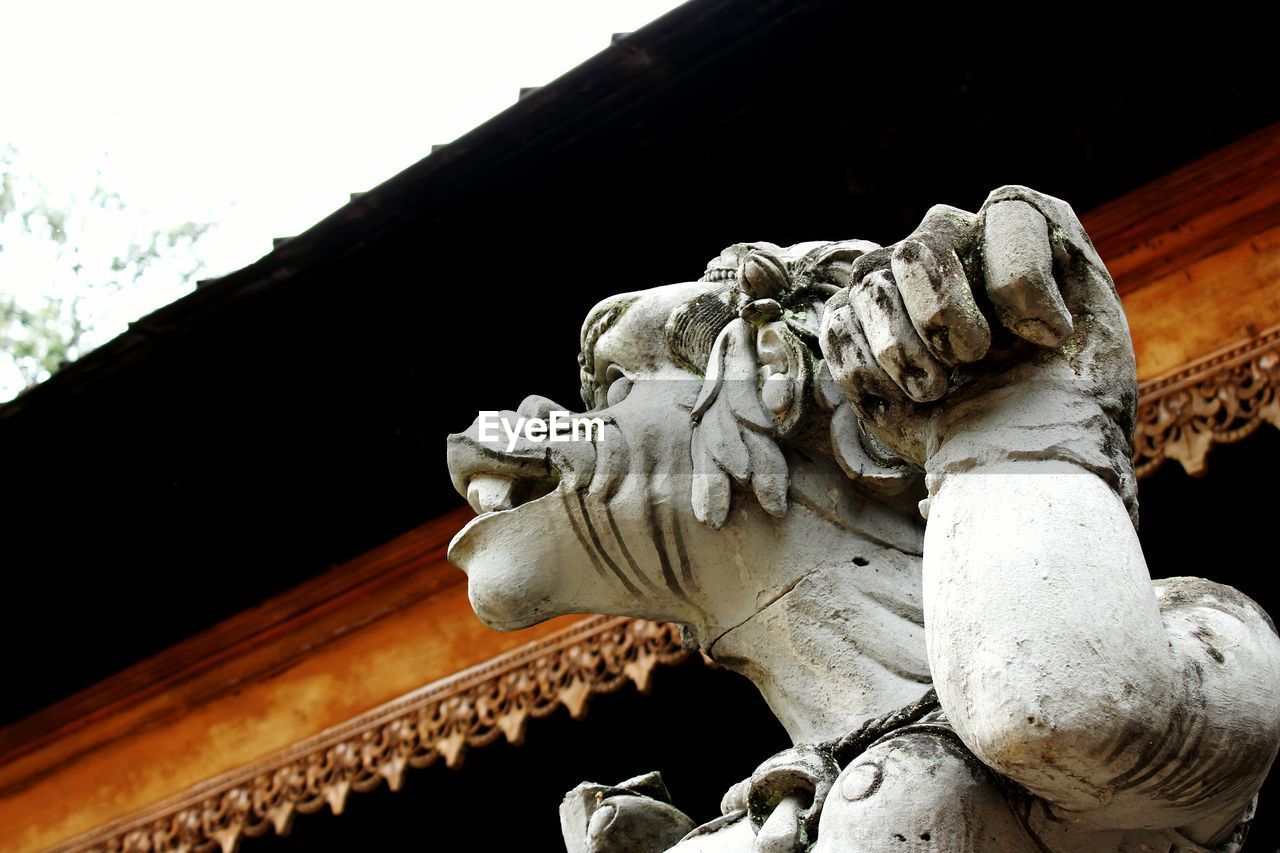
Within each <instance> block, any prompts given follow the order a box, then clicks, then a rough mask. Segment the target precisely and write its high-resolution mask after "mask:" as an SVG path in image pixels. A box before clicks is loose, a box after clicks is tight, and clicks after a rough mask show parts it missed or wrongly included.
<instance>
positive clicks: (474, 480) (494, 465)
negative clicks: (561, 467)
mask: <svg viewBox="0 0 1280 853" xmlns="http://www.w3.org/2000/svg"><path fill="white" fill-rule="evenodd" d="M550 457H551V454H550V453H549V452H548V451H547V449H546V448H545V447H541V448H536V449H534V448H530V449H529V450H527V451H523V452H522V451H517V452H515V453H503V452H501V451H498V450H495V449H493V448H492V447H489V446H487V445H485V444H481V443H479V442H477V441H475V440H474V439H472V438H471V437H470V436H468V435H465V434H459V435H453V436H450V437H449V474H450V476H451V477H452V478H453V484H454V487H455V488H456V489H457V490H458V492H459V493H461V494H463V495H465V496H466V498H467V503H469V504H470V505H471V508H472V509H473V510H475V512H476V514H477V515H486V514H488V513H494V512H502V511H504V510H512V509H516V508H518V507H520V506H523V505H524V504H527V503H532V502H533V501H535V500H537V499H538V498H541V497H545V496H546V495H548V494H550V493H551V492H553V491H555V488H556V486H557V485H559V483H560V472H559V471H558V470H557V469H556V467H555V465H553V464H552V463H551V459H550Z"/></svg>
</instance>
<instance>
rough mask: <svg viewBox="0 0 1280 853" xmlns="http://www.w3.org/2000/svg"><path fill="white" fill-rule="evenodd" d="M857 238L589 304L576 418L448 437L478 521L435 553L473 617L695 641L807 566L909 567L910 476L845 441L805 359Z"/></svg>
mask: <svg viewBox="0 0 1280 853" xmlns="http://www.w3.org/2000/svg"><path fill="white" fill-rule="evenodd" d="M873 248H875V247H874V246H872V245H871V244H867V243H863V242H861V241H847V242H838V243H806V244H801V245H797V246H791V247H787V248H783V247H779V246H775V245H772V244H767V243H751V244H737V245H734V246H731V247H729V248H728V249H726V250H725V251H724V252H722V253H721V254H720V255H719V256H718V257H717V258H715V259H713V260H712V261H711V263H710V264H709V265H708V268H707V270H706V272H705V274H704V275H703V276H702V277H701V279H699V280H698V281H695V282H686V283H680V284H672V285H667V286H663V287H655V288H652V289H650V290H643V291H638V292H634V293H626V294H621V295H618V296H614V297H612V298H609V299H606V300H605V301H603V302H601V303H600V304H599V305H597V306H596V307H595V308H594V309H593V310H592V311H591V313H590V314H589V316H588V317H587V320H586V322H585V323H584V325H583V327H582V334H581V353H580V355H579V359H578V360H579V366H580V374H581V386H582V387H581V391H582V398H583V402H584V404H585V410H584V411H583V412H581V413H571V412H568V411H566V410H564V409H563V408H562V407H560V406H558V405H556V404H555V403H553V402H551V401H550V400H547V399H545V398H542V397H536V396H534V397H528V398H526V399H525V400H524V402H523V403H521V405H520V406H519V407H518V408H517V409H516V410H515V411H504V412H486V413H482V414H481V417H480V418H478V419H477V420H476V422H475V423H473V424H472V426H471V428H470V429H468V430H467V431H465V432H462V433H458V434H456V435H452V436H450V438H449V469H450V474H451V476H452V479H453V482H454V485H455V487H456V488H457V489H458V491H459V492H460V493H462V494H463V495H465V496H467V499H468V501H469V502H470V503H471V505H472V507H473V508H474V509H475V510H476V512H477V513H479V516H478V517H477V518H476V519H474V520H473V521H471V522H470V523H469V524H468V525H467V526H466V527H465V528H464V529H463V530H462V531H461V532H460V533H459V534H458V535H457V536H456V537H455V538H454V540H453V542H452V543H451V545H450V550H449V559H450V560H451V561H452V562H454V564H455V565H457V566H459V567H460V568H462V569H463V570H464V571H466V572H467V574H468V578H469V592H470V597H471V603H472V606H473V607H474V608H475V611H476V613H477V614H478V615H479V616H480V618H481V619H483V620H484V621H485V622H486V623H487V624H489V625H490V626H491V627H494V628H498V629H507V630H510V629H515V628H520V627H525V626H528V625H531V624H534V623H537V622H540V621H542V620H545V619H548V618H551V617H553V616H557V615H561V614H565V613H581V612H587V613H609V614H618V615H630V616H638V617H642V618H649V619H660V620H668V621H675V622H680V623H682V624H686V625H688V626H690V627H691V628H692V629H693V631H694V634H695V636H696V637H697V638H698V639H700V640H701V641H702V642H704V643H709V642H710V641H712V640H714V638H715V637H716V636H719V633H720V632H722V631H724V630H727V629H728V628H730V627H732V626H733V625H735V624H739V623H740V622H742V621H743V620H745V619H748V618H750V617H751V616H752V615H753V613H755V612H757V611H758V610H759V609H761V608H763V607H765V606H767V605H768V604H769V603H770V602H771V601H773V600H776V599H777V597H778V596H780V595H782V594H783V593H784V592H785V591H786V590H788V589H790V587H791V586H794V584H795V582H796V580H797V578H799V577H801V576H802V575H803V574H806V573H809V572H812V571H814V570H815V569H818V568H822V567H824V566H832V567H840V568H841V570H842V571H844V570H847V571H848V572H850V573H856V572H858V571H859V570H860V569H862V568H863V567H866V566H867V565H868V564H869V563H871V562H874V561H875V560H876V559H877V555H890V554H891V555H894V556H895V557H896V558H897V560H898V562H899V563H900V562H901V557H902V555H903V554H916V555H918V554H919V553H920V543H921V537H922V525H921V522H920V520H919V518H918V515H917V513H916V511H915V503H916V500H917V499H918V497H919V496H920V476H919V474H918V473H917V472H916V471H915V470H913V469H911V468H909V467H908V466H906V465H904V464H903V463H901V462H900V461H899V460H897V459H896V458H894V457H893V456H892V454H890V453H889V452H888V451H886V450H885V449H884V447H883V446H882V445H880V444H879V443H878V442H877V441H876V439H875V438H874V437H872V436H871V435H870V434H868V433H867V432H865V431H864V430H862V429H861V428H860V425H859V423H858V419H857V417H856V416H855V415H854V413H853V411H852V409H851V408H850V407H849V405H848V403H847V401H846V400H845V398H844V397H843V395H841V394H840V393H839V391H838V390H837V389H836V388H835V387H834V384H833V382H832V380H831V377H830V374H829V372H828V371H827V370H826V366H825V364H824V362H823V361H822V358H821V353H820V351H819V348H818V335H819V327H820V323H821V320H822V315H823V310H824V306H825V304H826V301H827V300H828V298H829V297H830V296H831V295H833V294H834V293H835V292H836V291H837V289H838V288H839V287H840V286H842V285H843V284H845V283H847V280H848V276H849V274H850V271H851V267H852V265H853V262H854V260H856V259H857V258H858V257H859V256H860V255H862V254H863V253H864V252H866V251H869V250H870V249H873Z"/></svg>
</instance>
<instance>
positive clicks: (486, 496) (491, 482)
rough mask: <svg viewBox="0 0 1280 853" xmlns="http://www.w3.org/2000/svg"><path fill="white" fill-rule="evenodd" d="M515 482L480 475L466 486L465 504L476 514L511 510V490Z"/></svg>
mask: <svg viewBox="0 0 1280 853" xmlns="http://www.w3.org/2000/svg"><path fill="white" fill-rule="evenodd" d="M514 486H515V481H514V480H512V479H511V478H510V477H499V476H497V475H495V474H481V475H479V476H476V477H472V478H471V482H469V483H468V484H467V503H469V504H471V508H472V509H473V510H475V511H476V512H478V513H485V512H496V511H497V510H500V509H511V508H512V506H513V504H512V502H511V490H512V488H513V487H514Z"/></svg>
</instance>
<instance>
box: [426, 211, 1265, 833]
mask: <svg viewBox="0 0 1280 853" xmlns="http://www.w3.org/2000/svg"><path fill="white" fill-rule="evenodd" d="M579 362H580V368H581V375H582V394H583V399H584V400H585V401H586V402H587V405H588V407H589V411H588V412H586V413H584V416H586V417H592V418H598V419H599V429H598V430H597V431H596V432H595V433H593V434H592V435H591V436H590V437H588V438H583V439H580V440H575V441H569V440H565V441H552V440H550V438H549V437H548V436H549V435H551V434H553V433H554V434H556V435H557V436H567V435H569V434H570V433H571V432H572V431H573V427H572V426H571V425H569V424H567V422H564V423H560V424H559V426H557V423H556V421H555V420H554V419H553V420H552V422H551V424H550V425H547V424H542V425H540V426H539V425H537V424H535V425H534V426H533V428H527V427H528V423H527V421H522V422H520V423H519V426H520V429H519V430H516V429H514V428H512V429H510V430H509V431H507V432H502V431H499V432H498V433H496V434H495V433H494V432H493V431H492V430H487V429H486V420H485V418H484V417H482V418H481V419H478V420H477V422H476V423H475V424H473V425H472V427H471V428H470V429H469V430H467V431H466V432H464V433H460V434H458V435H455V436H452V437H451V438H450V441H449V465H450V471H451V474H452V476H453V479H454V483H455V486H456V487H457V488H458V490H459V492H461V493H462V494H464V495H467V497H468V500H469V501H471V503H472V505H473V506H474V507H475V508H476V509H477V511H478V512H481V513H482V515H481V516H480V517H478V518H477V519H476V520H475V521H473V522H472V523H470V524H469V525H468V526H467V527H466V529H464V530H463V531H462V532H461V533H460V534H459V535H458V537H457V538H456V539H455V540H454V542H453V544H452V546H451V549H450V558H451V559H452V560H453V561H454V562H455V563H456V564H457V565H459V566H460V567H461V568H463V569H464V570H465V571H466V572H467V573H468V575H469V589H470V595H471V601H472V604H473V606H474V608H475V610H476V612H477V614H478V615H479V616H480V617H481V618H482V619H484V620H485V621H486V622H487V623H488V624H490V625H492V626H494V627H496V628H500V629H510V628H517V627H521V626H524V625H529V624H532V623H534V622H538V621H540V620H543V619H547V618H550V617H552V616H556V615H559V614H563V613H571V612H584V611H587V612H598V613H609V614H619V615H634V616H641V617H644V618H648V619H659V620H669V621H674V622H678V623H681V624H682V625H684V626H686V627H687V632H688V635H689V636H690V638H691V639H692V641H694V642H696V643H698V644H699V645H700V646H701V648H702V649H703V650H704V651H705V652H706V653H707V654H708V655H710V656H711V657H713V658H715V659H716V660H718V661H719V662H721V663H722V664H723V665H725V666H726V667H728V668H731V669H734V670H736V671H738V672H741V673H742V674H744V675H746V676H747V677H748V678H750V679H751V680H752V681H753V682H755V683H756V685H757V686H758V687H759V688H760V690H761V693H762V694H763V695H764V697H765V699H766V700H767V701H768V703H769V705H770V707H771V708H772V709H773V711H774V712H775V713H776V714H777V716H778V718H779V719H780V720H781V721H782V723H783V724H784V725H785V727H786V728H787V731H788V732H789V733H790V735H791V737H792V739H793V741H794V742H795V747H794V748H793V749H792V750H788V751H786V752H784V753H781V754H779V755H778V756H774V757H773V758H771V759H769V760H767V761H765V762H763V763H762V764H761V766H760V769H759V770H757V772H756V773H755V774H753V775H752V777H751V778H750V779H748V780H744V781H743V782H742V783H741V784H740V785H737V786H735V787H734V788H733V789H732V790H731V791H730V792H729V793H728V794H726V795H725V798H724V801H723V803H722V810H723V811H724V812H725V816H724V817H723V818H721V819H720V820H718V821H716V822H713V823H712V824H709V825H706V826H704V827H700V828H698V829H696V830H694V831H693V832H692V833H689V834H688V836H687V837H684V840H682V841H681V840H679V837H680V836H684V833H685V832H687V831H688V829H689V828H691V826H692V824H691V823H689V822H688V821H687V819H683V820H682V818H683V816H682V815H680V814H679V812H677V811H676V810H675V809H674V808H673V807H672V806H671V805H670V804H669V803H668V802H667V797H666V794H665V789H660V787H655V786H653V785H652V784H649V783H648V782H645V781H644V780H643V779H642V780H631V781H630V782H628V783H623V784H622V785H619V786H599V785H589V784H584V786H580V787H579V788H578V789H575V791H574V792H571V794H570V795H569V796H568V797H567V798H566V801H565V805H564V806H563V807H562V812H561V813H562V826H563V828H564V831H565V838H566V844H567V845H568V847H569V849H570V850H571V851H575V853H576V851H579V850H600V851H605V850H640V849H668V848H669V849H675V850H680V851H686V853H688V851H713V850H725V851H728V850H770V851H772V850H802V849H815V850H822V851H857V853H866V851H872V852H873V853H874V851H880V850H885V851H889V850H893V851H899V850H905V849H910V850H929V851H934V850H936V851H969V850H972V851H987V852H988V853H1002V851H1010V853H1012V851H1022V850H1041V851H1044V850H1048V851H1053V853H1085V851H1090V853H1105V851H1117V853H1119V851H1130V850H1153V851H1172V850H1206V849H1209V850H1224V851H1226V850H1233V849H1238V845H1239V843H1240V839H1241V838H1242V835H1243V828H1242V826H1243V821H1244V819H1245V816H1246V815H1247V814H1248V813H1249V810H1250V809H1251V808H1252V804H1253V801H1254V797H1255V794H1256V792H1257V790H1258V788H1259V786H1260V785H1261V783H1262V780H1263V779H1264V778H1265V776H1266V773H1267V771H1268V769H1269V768H1270V766H1271V763H1272V761H1273V760H1274V758H1275V755H1276V752H1277V748H1278V747H1280V639H1277V636H1276V632H1275V629H1274V627H1273V626H1272V624H1271V623H1270V620H1269V619H1268V618H1267V616H1266V614H1265V613H1262V612H1261V611H1260V610H1259V609H1258V608H1257V606H1256V605H1255V604H1253V603H1252V602H1250V601H1249V600H1248V599H1246V598H1244V596H1242V595H1241V594H1240V593H1238V592H1236V591H1234V590H1231V589H1229V588H1226V587H1221V586H1218V585H1216V584H1211V583H1209V582H1207V581H1200V580H1197V579H1175V580H1171V581H1162V582H1156V583H1155V584H1153V583H1152V581H1151V579H1150V577H1149V575H1148V573H1147V568H1146V565H1145V562H1144V560H1143V557H1142V553H1141V550H1140V548H1139V546H1138V542H1137V538H1136V536H1135V534H1134V524H1135V523H1136V517H1137V506H1136V490H1135V488H1134V477H1133V471H1132V467H1131V464H1130V461H1129V459H1130V445H1129V438H1130V435H1131V432H1132V429H1133V417H1134V405H1135V401H1136V377H1135V375H1134V362H1133V353H1132V348H1131V345H1130V341H1129V336H1128V327H1127V325H1126V321H1125V317H1124V313H1123V310H1122V309H1121V307H1120V304H1119V301H1118V299H1117V298H1116V295H1115V290H1114V287H1113V285H1112V283H1111V279H1110V277H1109V276H1108V274H1107V272H1106V269H1105V267H1104V266H1103V265H1102V262H1101V261H1100V260H1099V259H1098V256H1097V253H1096V252H1095V251H1094V249H1093V246H1092V245H1091V243H1090V242H1089V239H1088V237H1087V235H1086V234H1085V233H1084V230H1083V228H1082V227H1081V226H1080V223H1079V221H1078V220H1077V219H1076V217H1075V214H1074V213H1073V212H1072V211H1071V208H1070V207H1069V206H1068V205H1066V204H1065V203H1063V202H1061V201H1059V200H1057V199H1053V198H1050V197H1048V196H1044V195H1042V194H1040V193H1037V192H1035V191H1033V190H1029V189H1026V188H1024V187H1003V188H1001V189H999V190H996V191H995V192H994V193H992V195H991V196H990V198H989V199H988V201H987V203H986V204H984V206H983V208H982V209H981V210H979V211H978V212H977V213H968V212H965V211H961V210H957V209H955V208H950V207H946V206H938V207H935V208H933V209H932V210H930V211H929V212H928V214H927V215H926V217H925V219H924V221H923V222H922V223H921V225H920V227H919V228H917V229H916V230H915V232H913V233H912V234H911V235H909V236H908V238H907V239H905V240H903V241H902V242H901V243H899V244H897V245H895V246H891V247H886V248H883V249H882V248H880V247H877V246H875V245H873V244H869V243H866V242H863V241H844V242H839V243H804V244H800V245H797V246H791V247H782V246H777V245H774V244H770V243H743V244H737V245H735V246H731V247H729V248H728V249H726V250H724V251H723V252H721V253H720V255H719V256H718V257H717V258H715V259H713V260H712V262H711V263H710V264H709V265H708V267H707V271H706V273H705V274H704V275H703V277H702V280H700V281H698V282H691V283H684V284H675V285H668V286H665V287H658V288H654V289H652V290H646V291H641V292H638V293H631V294H623V295H621V296H617V297H613V298H611V299H608V300H606V301H605V302H603V303H601V304H600V305H599V306H597V308H596V309H595V310H593V311H592V313H591V315H590V316H589V317H588V319H587V322H586V323H585V324H584V327H583V335H582V354H581V356H580V358H579ZM557 408H558V407H556V406H555V404H554V403H551V402H550V401H548V400H545V399H544V398H539V397H531V398H528V399H527V400H526V401H525V402H524V403H523V404H522V405H521V406H520V408H519V409H518V410H517V411H514V412H505V413H499V415H500V416H501V417H503V418H506V419H507V420H509V421H510V422H511V423H512V424H515V423H516V422H517V420H518V419H520V418H524V419H529V418H548V417H550V416H551V414H552V412H553V410H555V409H557ZM926 519H927V526H926ZM931 688H933V690H936V698H935V693H934V692H933V691H932V690H931ZM743 749H744V750H745V751H747V752H750V751H751V744H749V743H746V744H743ZM650 781H652V780H650ZM678 830H681V831H679V832H678V833H677V831H678ZM677 842H678V843H677Z"/></svg>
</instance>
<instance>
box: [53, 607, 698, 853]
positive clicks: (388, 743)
mask: <svg viewBox="0 0 1280 853" xmlns="http://www.w3.org/2000/svg"><path fill="white" fill-rule="evenodd" d="M688 655H689V652H688V651H687V650H686V649H684V648H682V647H681V643H680V632H679V629H678V628H677V627H675V626H674V625H668V624H659V623H654V622H645V621H642V620H633V619H621V618H616V617H595V618H591V619H587V620H584V621H582V622H578V623H576V624H575V625H573V626H572V627H571V628H567V629H565V630H564V631H562V632H560V633H558V634H556V635H554V636H552V637H550V638H548V639H546V640H542V641H540V642H537V643H531V644H530V645H528V646H526V647H524V648H523V649H519V650H517V651H514V652H511V653H508V654H505V655H501V656H499V657H497V658H494V659H493V660H491V661H489V662H488V663H486V664H484V665H482V666H479V667H475V668H473V669H471V670H467V671H464V672H461V673H458V674H457V675H455V676H452V677H450V678H447V679H444V680H442V681H438V682H436V683H434V684H430V685H428V686H426V687H424V688H422V689H420V690H417V691H415V692H413V693H411V694H409V695H407V696H404V697H402V698H401V699H399V700H397V701H395V702H392V703H389V704H387V705H384V706H382V707H381V708H377V709H375V710H373V711H370V712H368V713H366V714H363V715H361V716H359V717H357V718H355V719H353V720H352V721H351V722H349V723H348V724H346V725H343V726H339V727H336V728H334V729H331V730H329V731H327V732H324V733H322V734H320V735H318V736H316V737H315V738H312V739H310V740H308V741H305V742H303V743H299V744H297V745H296V746H295V747H294V748H292V749H289V750H287V751H285V752H282V753H279V754H277V755H275V756H273V757H271V758H269V759H267V760H265V761H262V762H259V763H258V764H255V765H253V766H250V767H247V768H244V769H243V770H240V771H237V772H235V773H232V774H228V775H226V776H223V777H221V778H218V779H212V780H210V781H209V782H207V783H205V784H203V785H200V786H198V787H197V788H194V789H192V790H190V791H188V792H186V793H185V794H183V795H181V796H180V797H175V798H173V799H171V800H168V801H166V802H163V803H160V804H158V805H156V806H155V807H153V808H151V809H148V810H147V811H146V812H144V813H142V814H139V815H136V816H134V817H132V818H129V819H127V820H124V821H120V822H117V823H115V824H111V825H109V826H104V827H101V828H100V829H98V830H96V831H94V832H92V833H89V834H86V835H83V836H81V837H79V838H76V839H73V840H72V841H70V842H69V843H68V844H66V845H64V846H63V847H61V848H59V849H61V850H66V851H70V850H77V851H79V850H91V851H101V853H167V851H175V853H176V852H177V851H182V853H186V851H192V853H194V852H195V851H206V850H219V849H220V850H221V851H223V853H230V851H232V850H234V849H235V848H236V847H237V845H238V844H239V841H240V839H241V838H242V837H244V836H256V835H261V834H263V833H265V832H268V831H270V830H275V831H276V832H278V833H284V832H287V831H288V829H289V826H290V823H291V822H292V820H293V817H294V815H295V814H298V813H302V814H308V813H311V812H315V811H318V810H320V809H321V808H323V807H324V806H326V805H328V806H329V808H330V809H332V810H333V812H334V813H335V814H336V813H341V811H342V809H343V805H344V804H345V802H346V798H347V795H348V794H350V793H351V792H353V791H368V790H371V789H373V788H375V787H377V786H378V785H380V784H382V783H383V782H386V783H387V785H389V786H390V787H391V789H392V790H396V789H398V788H399V787H400V784H401V781H402V780H403V778H404V773H405V770H406V769H408V768H410V767H425V766H427V765H429V764H432V763H434V762H435V761H436V760H437V759H438V758H443V759H444V761H445V763H446V764H448V765H449V766H450V767H456V766H458V765H459V764H461V762H462V759H463V756H464V755H465V753H466V750H467V749H468V748H469V747H478V746H483V745H485V744H488V743H491V742H492V741H494V740H495V739H497V738H498V737H506V738H507V740H509V741H511V742H513V743H519V742H520V741H521V740H522V739H523V737H524V730H525V724H526V722H528V720H530V719H532V718H537V717H545V716H547V715H548V714H550V713H551V712H553V711H554V710H556V709H557V708H559V707H560V706H562V705H563V706H564V707H565V708H566V709H567V710H568V711H569V713H570V714H571V715H573V716H574V717H581V716H582V715H583V714H585V713H586V708H587V701H588V699H589V698H590V697H591V695H593V694H597V693H609V692H612V691H615V690H618V689H620V688H622V687H623V686H625V685H626V684H634V685H635V686H636V687H637V688H638V689H639V690H641V691H646V690H648V687H649V683H650V676H651V675H652V673H653V669H654V667H656V666H658V665H659V664H674V663H678V662H680V661H682V660H684V659H685V658H686V657H688Z"/></svg>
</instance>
